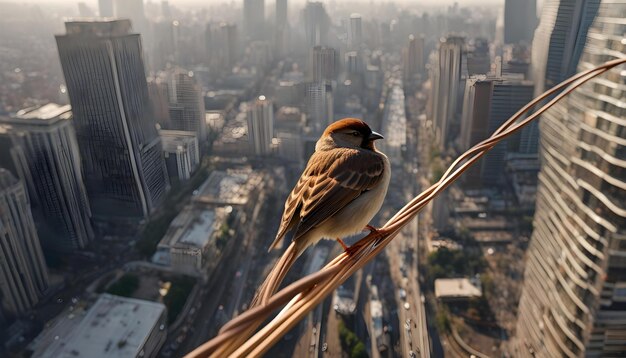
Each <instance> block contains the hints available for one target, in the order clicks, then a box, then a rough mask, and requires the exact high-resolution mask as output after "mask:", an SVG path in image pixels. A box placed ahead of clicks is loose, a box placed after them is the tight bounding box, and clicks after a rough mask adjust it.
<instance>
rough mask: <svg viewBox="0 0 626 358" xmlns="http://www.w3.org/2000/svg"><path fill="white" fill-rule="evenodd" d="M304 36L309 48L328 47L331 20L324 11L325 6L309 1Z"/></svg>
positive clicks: (304, 16)
mask: <svg viewBox="0 0 626 358" xmlns="http://www.w3.org/2000/svg"><path fill="white" fill-rule="evenodd" d="M303 11H304V13H303V18H304V35H305V37H306V45H307V47H313V46H320V45H321V46H325V45H328V27H329V26H330V19H329V18H328V14H327V13H326V10H325V9H324V4H322V3H321V2H317V1H309V2H307V3H306V6H305V7H304V10H303Z"/></svg>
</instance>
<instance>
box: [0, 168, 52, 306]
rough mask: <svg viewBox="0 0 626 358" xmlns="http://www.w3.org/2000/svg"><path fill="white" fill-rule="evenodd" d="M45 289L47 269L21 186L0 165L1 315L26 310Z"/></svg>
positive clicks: (46, 286)
mask: <svg viewBox="0 0 626 358" xmlns="http://www.w3.org/2000/svg"><path fill="white" fill-rule="evenodd" d="M47 288H48V270H47V268H46V263H45V261H44V258H43V253H42V252H41V247H40V246H39V238H38V237H37V230H36V229H35V222H34V221H33V216H32V214H31V211H30V206H29V203H28V196H27V195H26V191H25V190H24V186H23V185H22V183H21V182H20V181H18V180H17V179H16V178H15V177H14V176H13V175H12V174H11V172H9V171H8V170H6V169H2V168H0V303H1V305H2V309H3V311H4V314H5V315H8V316H19V315H21V314H24V313H26V312H27V311H29V310H30V309H31V308H32V307H33V306H34V305H35V304H37V302H38V301H39V298H40V297H41V296H42V294H43V292H44V291H45V290H46V289H47Z"/></svg>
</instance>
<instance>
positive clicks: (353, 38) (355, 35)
mask: <svg viewBox="0 0 626 358" xmlns="http://www.w3.org/2000/svg"><path fill="white" fill-rule="evenodd" d="M361 45H363V21H362V19H361V14H356V13H355V14H352V15H350V29H349V30H348V49H349V50H351V51H358V50H360V49H361Z"/></svg>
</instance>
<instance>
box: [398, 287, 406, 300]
mask: <svg viewBox="0 0 626 358" xmlns="http://www.w3.org/2000/svg"><path fill="white" fill-rule="evenodd" d="M398 293H399V294H400V299H402V300H404V299H405V298H406V290H405V289H404V288H401V289H399V290H398Z"/></svg>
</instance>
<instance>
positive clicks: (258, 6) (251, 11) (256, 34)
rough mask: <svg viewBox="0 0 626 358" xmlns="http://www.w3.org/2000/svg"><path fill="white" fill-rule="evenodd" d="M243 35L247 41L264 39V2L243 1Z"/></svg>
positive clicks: (258, 0) (262, 0)
mask: <svg viewBox="0 0 626 358" xmlns="http://www.w3.org/2000/svg"><path fill="white" fill-rule="evenodd" d="M243 33H244V36H245V37H246V39H247V40H263V39H264V38H265V0H243Z"/></svg>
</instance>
